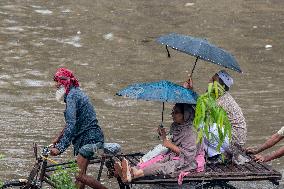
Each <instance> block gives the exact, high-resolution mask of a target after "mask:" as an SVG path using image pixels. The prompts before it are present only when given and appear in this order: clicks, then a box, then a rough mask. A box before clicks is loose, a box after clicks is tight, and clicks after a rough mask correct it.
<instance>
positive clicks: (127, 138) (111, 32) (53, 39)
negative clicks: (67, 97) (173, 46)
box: [0, 0, 284, 188]
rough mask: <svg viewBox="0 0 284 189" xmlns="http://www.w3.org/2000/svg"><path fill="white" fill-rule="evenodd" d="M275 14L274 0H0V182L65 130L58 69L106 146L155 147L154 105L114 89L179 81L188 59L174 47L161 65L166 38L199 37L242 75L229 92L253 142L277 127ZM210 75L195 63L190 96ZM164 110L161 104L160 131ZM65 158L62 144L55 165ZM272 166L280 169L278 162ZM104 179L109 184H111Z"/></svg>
mask: <svg viewBox="0 0 284 189" xmlns="http://www.w3.org/2000/svg"><path fill="white" fill-rule="evenodd" d="M283 10H284V1H283V0H238V1H233V0H218V1H211V0H198V1H197V0H179V1H165V0H161V1H147V0H120V1H118V0H113V1H98V0H72V1H70V0H61V1H56V0H49V1H36V0H26V1H22V0H6V1H0V19H1V22H0V60H1V62H0V107H1V108H0V129H1V132H0V154H4V155H5V158H4V159H2V160H0V180H7V179H11V178H18V177H22V176H26V175H27V174H28V170H30V168H31V165H32V164H33V162H34V158H33V155H32V144H33V142H37V143H38V144H39V145H41V146H43V145H48V144H49V143H50V142H51V140H52V139H53V138H54V136H55V135H56V134H57V133H58V132H59V131H60V130H61V128H62V127H63V126H64V118H63V110H64V105H63V104H60V103H58V102H56V101H55V99H54V93H55V88H54V85H53V74H54V72H55V70H56V69H57V68H58V67H61V66H65V67H68V68H69V69H71V70H73V71H74V73H75V75H76V76H77V77H78V79H79V81H80V84H81V87H82V89H83V90H84V91H85V92H86V93H87V94H88V95H89V96H90V98H91V99H92V101H93V103H94V105H95V108H96V111H97V116H98V120H99V124H100V126H101V127H102V128H103V130H104V132H105V136H106V140H107V141H109V142H117V143H119V144H121V145H122V147H123V151H124V152H137V151H146V150H147V149H149V148H151V147H152V146H154V145H155V144H158V143H159V140H157V138H156V137H155V134H154V133H155V129H156V127H157V126H158V125H159V124H160V120H161V103H158V102H143V101H134V100H130V99H124V98H121V97H117V96H115V93H116V92H117V91H118V90H119V89H121V88H123V87H125V86H126V85H128V84H131V83H134V82H146V81H157V80H162V79H166V80H170V81H173V82H175V83H178V84H181V83H182V82H183V81H184V80H185V79H187V75H188V73H189V72H190V70H191V68H192V66H193V62H194V60H195V59H194V58H193V57H191V56H189V55H185V54H182V53H178V52H176V51H173V50H171V51H170V52H171V54H172V58H170V59H169V58H167V53H166V50H165V48H164V47H163V46H162V45H160V44H158V43H156V42H155V39H156V38H157V37H159V36H161V35H164V34H168V33H171V32H176V33H181V34H186V35H192V36H196V37H202V38H206V39H208V40H209V41H210V42H212V43H213V44H216V45H217V46H219V47H222V48H224V49H226V50H227V51H229V52H231V53H232V54H234V56H235V57H236V59H237V60H238V62H239V64H240V66H241V68H242V70H243V72H244V73H243V74H239V73H235V72H233V71H229V72H230V73H231V75H232V76H233V77H234V81H235V84H234V86H233V87H232V89H231V94H232V95H233V96H234V97H235V99H236V101H237V102H238V103H239V105H240V106H241V108H242V110H243V112H244V115H245V117H246V121H247V126H248V144H249V145H258V144H261V143H262V142H264V141H265V140H266V139H267V137H269V136H270V135H272V134H273V133H275V132H276V131H277V130H278V129H280V127H281V126H284V125H283V121H284V114H283V112H284V95H283V92H284V88H283V82H284V65H283V62H284V57H283V54H284V43H283V39H284V33H283V31H284V11H283ZM219 69H220V67H218V66H216V65H213V64H211V63H207V62H204V61H199V62H198V64H197V67H196V70H195V72H194V76H193V80H194V86H195V89H196V91H197V92H199V93H202V92H203V91H204V89H205V88H206V86H207V81H208V80H209V78H210V77H211V76H212V75H213V73H215V72H216V71H218V70H219ZM171 106H172V104H167V105H166V117H165V119H166V124H167V125H169V124H170V123H171V117H170V108H171ZM282 145H283V142H280V143H279V144H278V145H277V146H276V148H278V147H280V146H282ZM276 148H273V149H276ZM270 151H271V150H270ZM72 158H73V156H72V148H70V149H69V151H68V152H67V153H64V155H62V156H60V157H59V158H57V159H56V160H58V161H63V160H62V159H72ZM272 166H273V167H274V168H275V169H277V170H278V171H280V172H284V158H280V159H278V160H275V161H273V162H272ZM103 182H104V184H106V185H107V186H109V187H110V188H117V186H116V185H115V181H114V180H108V179H106V178H104V179H103ZM236 186H238V187H239V188H272V187H273V186H272V185H271V184H269V183H266V182H251V183H249V184H248V183H246V182H244V183H240V184H238V185H236Z"/></svg>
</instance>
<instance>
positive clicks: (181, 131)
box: [115, 103, 204, 183]
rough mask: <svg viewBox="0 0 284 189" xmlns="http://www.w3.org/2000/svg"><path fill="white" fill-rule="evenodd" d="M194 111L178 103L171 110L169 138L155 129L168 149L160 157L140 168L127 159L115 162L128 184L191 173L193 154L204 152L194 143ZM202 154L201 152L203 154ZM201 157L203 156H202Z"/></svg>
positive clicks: (192, 169)
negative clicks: (149, 177)
mask: <svg viewBox="0 0 284 189" xmlns="http://www.w3.org/2000/svg"><path fill="white" fill-rule="evenodd" d="M194 113H195V110H194V108H193V106H192V105H190V104H181V103H177V104H175V106H174V107H173V110H172V113H171V115H172V118H173V123H172V125H171V134H172V135H173V137H172V140H167V137H166V131H165V129H164V128H160V127H159V128H158V134H159V135H160V136H161V138H162V140H163V145H164V146H165V147H167V148H169V152H168V153H166V154H165V155H164V157H163V159H162V160H160V161H158V162H156V163H153V164H151V165H149V166H147V167H145V168H143V169H141V168H139V167H138V166H135V167H130V165H129V162H128V160H127V159H125V158H124V159H123V160H122V162H116V163H115V171H116V173H117V174H118V175H119V176H120V177H121V178H122V181H123V182H125V183H127V182H131V180H132V179H135V178H139V177H143V176H150V175H165V176H171V177H176V176H179V174H180V173H181V172H192V171H195V170H196V169H197V162H196V157H197V155H198V154H200V152H201V151H203V147H202V144H197V143H196V140H197V133H196V132H195V131H194V128H193V124H192V122H193V118H194ZM202 154H204V153H202ZM202 158H203V157H202Z"/></svg>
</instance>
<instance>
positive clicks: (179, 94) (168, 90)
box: [117, 80, 198, 104]
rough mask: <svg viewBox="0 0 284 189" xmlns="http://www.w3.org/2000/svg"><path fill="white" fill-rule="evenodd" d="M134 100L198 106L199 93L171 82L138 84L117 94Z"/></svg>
mask: <svg viewBox="0 0 284 189" xmlns="http://www.w3.org/2000/svg"><path fill="white" fill-rule="evenodd" d="M117 95H118V96H124V97H128V98H132V99H141V100H148V101H160V102H172V103H187V104H196V101H197V97H198V95H197V93H195V92H194V91H192V90H190V89H186V88H184V87H182V86H180V85H177V84H175V83H172V82H170V81H166V80H162V81H158V82H149V83H136V84H132V85H129V86H127V87H126V88H124V89H122V90H120V91H119V92H118V93H117Z"/></svg>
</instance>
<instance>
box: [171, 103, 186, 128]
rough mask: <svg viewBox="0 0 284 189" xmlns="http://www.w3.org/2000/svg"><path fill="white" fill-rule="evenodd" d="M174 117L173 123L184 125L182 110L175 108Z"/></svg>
mask: <svg viewBox="0 0 284 189" xmlns="http://www.w3.org/2000/svg"><path fill="white" fill-rule="evenodd" d="M172 117H173V121H174V122H176V123H178V124H183V123H184V117H183V114H182V113H181V110H180V109H179V108H178V107H177V106H174V107H173V110H172Z"/></svg>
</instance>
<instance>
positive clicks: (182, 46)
mask: <svg viewBox="0 0 284 189" xmlns="http://www.w3.org/2000/svg"><path fill="white" fill-rule="evenodd" d="M157 42H159V43H161V44H163V45H166V48H167V47H168V46H169V47H171V48H173V49H175V50H178V51H180V52H183V53H186V54H189V55H192V56H194V57H196V60H195V63H194V67H193V69H192V71H191V75H192V74H193V71H194V68H195V66H196V62H197V60H198V59H202V60H205V61H207V62H212V63H214V64H218V65H220V66H223V67H225V68H229V69H232V70H234V71H237V72H240V73H242V70H241V68H240V66H239V64H238V63H237V61H236V59H235V58H234V57H233V55H231V54H230V53H229V52H227V51H225V50H224V49H221V48H219V47H217V46H215V45H213V44H210V43H209V42H208V41H207V40H204V39H201V38H195V37H191V36H186V35H180V34H176V33H171V34H168V35H164V36H161V37H159V38H158V39H157ZM167 52H168V57H170V53H169V51H168V48H167Z"/></svg>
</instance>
